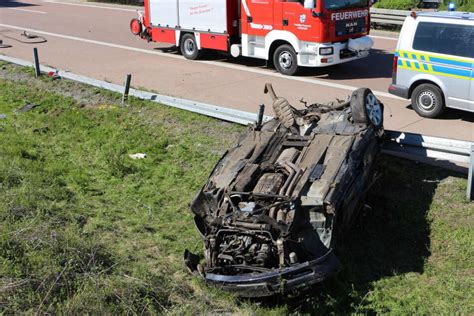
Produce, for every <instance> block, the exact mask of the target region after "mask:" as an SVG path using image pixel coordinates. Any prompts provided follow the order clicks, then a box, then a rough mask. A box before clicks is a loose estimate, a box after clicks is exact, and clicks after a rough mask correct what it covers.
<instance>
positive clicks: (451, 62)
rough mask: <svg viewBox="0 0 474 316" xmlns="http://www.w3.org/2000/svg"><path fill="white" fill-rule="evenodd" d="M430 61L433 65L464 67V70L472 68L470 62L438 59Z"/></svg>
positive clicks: (431, 58) (432, 58)
mask: <svg viewBox="0 0 474 316" xmlns="http://www.w3.org/2000/svg"><path fill="white" fill-rule="evenodd" d="M430 61H432V62H434V63H438V64H445V65H453V66H458V67H465V68H471V67H472V63H470V62H462V61H457V60H452V59H445V58H439V57H430Z"/></svg>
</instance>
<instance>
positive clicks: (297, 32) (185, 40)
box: [130, 0, 373, 75]
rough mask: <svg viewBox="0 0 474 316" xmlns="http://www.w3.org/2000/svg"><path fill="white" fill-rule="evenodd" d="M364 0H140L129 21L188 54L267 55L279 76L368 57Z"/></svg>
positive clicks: (145, 35) (367, 18)
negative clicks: (207, 51) (134, 16)
mask: <svg viewBox="0 0 474 316" xmlns="http://www.w3.org/2000/svg"><path fill="white" fill-rule="evenodd" d="M369 6H370V4H369V1H368V0H345V1H341V0H145V10H144V13H143V14H140V16H139V18H138V19H133V20H132V21H131V23H130V28H131V30H132V33H133V34H135V35H139V36H140V37H142V38H144V39H147V40H148V41H154V42H162V43H170V44H174V45H176V46H177V47H179V48H180V51H181V53H182V54H183V56H184V57H186V58H188V59H198V58H199V57H200V56H201V53H202V51H203V50H205V49H213V50H218V51H223V52H227V53H229V54H230V55H232V56H233V57H238V56H246V57H253V58H259V59H264V60H269V61H271V62H273V64H274V65H275V67H276V69H277V70H278V71H279V72H280V73H282V74H285V75H293V74H295V73H296V72H297V70H298V67H324V66H330V65H334V64H339V63H343V62H348V61H351V60H355V59H359V58H363V57H366V56H368V54H369V50H370V48H371V47H372V45H373V42H372V40H371V39H370V38H369V37H368V36H367V35H368V34H369V29H370V27H369V26H370V14H369Z"/></svg>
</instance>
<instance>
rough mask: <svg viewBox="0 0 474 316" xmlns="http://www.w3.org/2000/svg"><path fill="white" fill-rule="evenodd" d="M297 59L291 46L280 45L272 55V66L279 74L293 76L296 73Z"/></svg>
mask: <svg viewBox="0 0 474 316" xmlns="http://www.w3.org/2000/svg"><path fill="white" fill-rule="evenodd" d="M297 58H298V57H297V56H296V52H295V50H294V48H293V47H291V45H287V44H284V45H281V46H279V47H278V48H277V49H276V50H275V53H274V54H273V64H274V65H275V68H276V69H277V70H278V72H279V73H281V74H283V75H287V76H293V75H294V74H296V72H297V71H298V59H297Z"/></svg>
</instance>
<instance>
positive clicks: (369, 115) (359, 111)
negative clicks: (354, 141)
mask: <svg viewBox="0 0 474 316" xmlns="http://www.w3.org/2000/svg"><path fill="white" fill-rule="evenodd" d="M350 106H351V112H352V119H353V121H354V123H360V124H368V125H369V124H370V125H372V126H373V127H374V128H375V129H376V130H378V129H380V128H382V127H383V104H382V103H381V102H380V101H379V100H378V99H377V97H376V96H375V95H374V93H373V92H372V90H370V89H367V88H360V89H357V90H356V91H354V92H353V93H352V96H351V101H350Z"/></svg>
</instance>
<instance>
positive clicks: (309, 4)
mask: <svg viewBox="0 0 474 316" xmlns="http://www.w3.org/2000/svg"><path fill="white" fill-rule="evenodd" d="M315 5H316V3H315V2H314V0H304V7H305V9H314V6H315Z"/></svg>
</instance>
